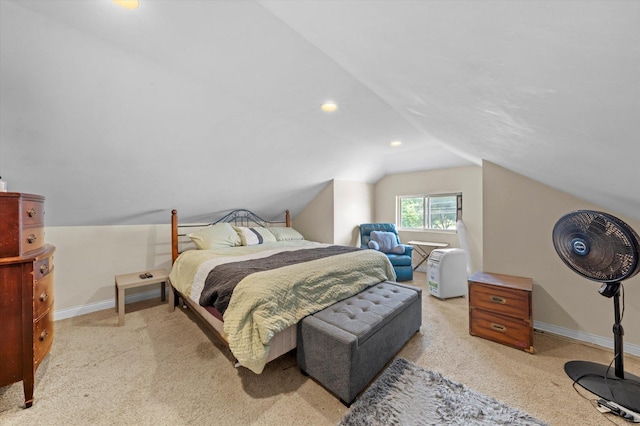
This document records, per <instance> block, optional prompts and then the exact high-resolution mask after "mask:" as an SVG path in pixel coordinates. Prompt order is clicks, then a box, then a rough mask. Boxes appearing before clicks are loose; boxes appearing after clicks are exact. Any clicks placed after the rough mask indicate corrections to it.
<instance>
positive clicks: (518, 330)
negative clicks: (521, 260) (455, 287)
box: [469, 272, 533, 353]
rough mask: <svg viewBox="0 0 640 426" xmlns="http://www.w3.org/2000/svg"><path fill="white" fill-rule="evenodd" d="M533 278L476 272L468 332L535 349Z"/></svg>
mask: <svg viewBox="0 0 640 426" xmlns="http://www.w3.org/2000/svg"><path fill="white" fill-rule="evenodd" d="M532 288H533V280H532V279H531V278H525V277H515V276H512V275H503V274H494V273H491V272H476V273H475V274H473V276H472V277H471V278H469V333H471V335H473V336H479V337H483V338H485V339H489V340H493V341H494V342H498V343H502V344H504V345H508V346H512V347H514V348H517V349H522V350H523V351H526V352H529V353H533V319H532V312H531V291H532Z"/></svg>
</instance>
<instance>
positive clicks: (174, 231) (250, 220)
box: [171, 209, 291, 263]
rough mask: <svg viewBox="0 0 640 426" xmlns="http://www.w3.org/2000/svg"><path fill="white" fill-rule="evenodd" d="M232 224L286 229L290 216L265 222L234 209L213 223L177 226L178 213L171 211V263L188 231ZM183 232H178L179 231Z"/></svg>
mask: <svg viewBox="0 0 640 426" xmlns="http://www.w3.org/2000/svg"><path fill="white" fill-rule="evenodd" d="M225 222H226V223H233V224H234V225H235V226H268V225H274V224H284V225H285V226H287V227H291V216H290V214H289V210H286V211H285V220H284V221H274V220H265V219H263V218H261V217H260V216H258V215H257V214H255V213H253V212H252V211H250V210H247V209H235V210H232V211H230V212H229V213H227V214H226V215H224V216H222V217H221V218H220V219H217V220H215V221H213V222H208V223H189V224H184V225H178V211H177V210H172V211H171V259H172V263H173V262H174V261H175V260H176V258H177V257H178V255H179V254H180V252H179V249H178V243H179V240H180V237H186V236H187V234H188V230H189V229H193V228H204V227H206V226H209V225H214V224H216V223H225ZM183 229H184V230H185V231H184V232H180V231H181V230H183Z"/></svg>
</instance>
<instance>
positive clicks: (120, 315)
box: [117, 289, 124, 325]
mask: <svg viewBox="0 0 640 426" xmlns="http://www.w3.org/2000/svg"><path fill="white" fill-rule="evenodd" d="M117 299H118V325H124V289H118V296H117Z"/></svg>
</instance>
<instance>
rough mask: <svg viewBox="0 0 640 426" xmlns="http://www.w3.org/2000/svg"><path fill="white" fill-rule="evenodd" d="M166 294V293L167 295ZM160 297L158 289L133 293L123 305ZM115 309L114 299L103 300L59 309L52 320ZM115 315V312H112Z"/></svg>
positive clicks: (126, 297)
mask: <svg viewBox="0 0 640 426" xmlns="http://www.w3.org/2000/svg"><path fill="white" fill-rule="evenodd" d="M167 294H168V293H167ZM159 297H160V289H159V288H158V289H154V290H149V291H145V292H142V293H135V294H131V295H128V296H125V299H124V302H125V303H134V302H140V301H143V300H148V299H153V298H159ZM115 308H116V299H115V298H113V299H108V300H103V301H101V302H95V303H90V304H88V305H82V306H76V307H73V308H66V309H60V310H58V311H55V310H54V312H53V320H54V321H58V320H63V319H67V318H73V317H77V316H80V315H85V314H90V313H92V312H97V311H103V310H105V309H115ZM114 315H115V311H114Z"/></svg>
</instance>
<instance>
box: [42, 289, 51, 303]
mask: <svg viewBox="0 0 640 426" xmlns="http://www.w3.org/2000/svg"><path fill="white" fill-rule="evenodd" d="M48 298H49V295H48V294H47V292H46V291H45V292H43V293H42V294H41V295H40V301H41V302H46V301H47V299H48Z"/></svg>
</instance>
